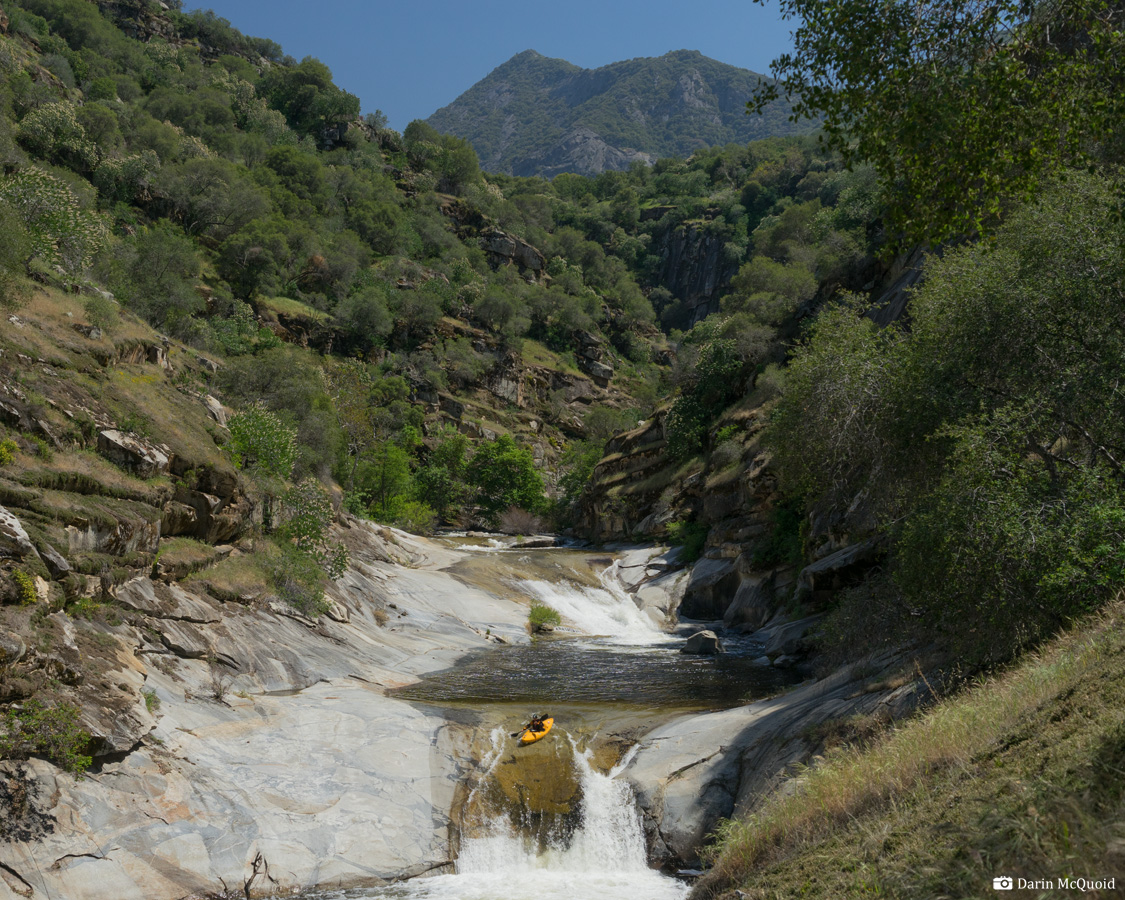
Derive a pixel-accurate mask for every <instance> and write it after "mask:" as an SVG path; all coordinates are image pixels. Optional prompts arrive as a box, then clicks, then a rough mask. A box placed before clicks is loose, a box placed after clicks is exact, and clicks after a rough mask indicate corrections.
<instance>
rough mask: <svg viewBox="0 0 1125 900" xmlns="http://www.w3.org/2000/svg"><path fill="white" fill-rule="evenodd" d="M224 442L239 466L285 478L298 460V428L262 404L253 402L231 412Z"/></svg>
mask: <svg viewBox="0 0 1125 900" xmlns="http://www.w3.org/2000/svg"><path fill="white" fill-rule="evenodd" d="M227 446H228V447H230V454H231V459H232V460H233V461H234V464H235V465H236V466H238V467H239V468H242V469H253V470H256V471H258V472H261V473H262V474H264V475H266V476H268V477H270V478H277V479H285V478H288V477H289V475H290V473H291V472H292V471H293V464H294V463H295V462H296V461H297V430H296V429H295V428H293V427H291V426H289V425H287V424H286V423H285V422H283V421H282V420H281V417H280V416H278V415H277V413H275V412H272V411H271V410H269V409H267V408H266V407H265V406H264V405H263V404H261V403H253V404H251V405H250V406H247V407H245V408H244V409H242V410H240V411H239V412H237V413H235V415H233V416H231V419H230V443H229V444H228V445H227Z"/></svg>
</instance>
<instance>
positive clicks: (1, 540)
mask: <svg viewBox="0 0 1125 900" xmlns="http://www.w3.org/2000/svg"><path fill="white" fill-rule="evenodd" d="M38 555H39V554H38V553H36V551H35V545H34V544H32V543H31V539H30V538H29V537H28V536H27V532H26V531H24V528H23V525H22V524H20V520H19V519H17V518H16V517H15V516H14V515H12V513H10V512H8V510H6V509H5V508H4V507H3V506H0V557H7V558H8V559H24V558H25V557H28V556H30V557H33V558H34V557H36V556H38Z"/></svg>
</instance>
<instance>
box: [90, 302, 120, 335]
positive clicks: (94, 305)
mask: <svg viewBox="0 0 1125 900" xmlns="http://www.w3.org/2000/svg"><path fill="white" fill-rule="evenodd" d="M82 305H83V307H85V309H86V318H87V319H89V320H90V324H91V325H93V326H95V327H97V328H100V329H101V330H102V331H105V332H113V331H116V330H117V326H118V325H119V324H120V323H121V319H120V317H119V316H118V314H117V303H116V301H114V300H110V299H109V297H103V296H102V295H100V294H94V295H93V296H90V297H87V298H86V299H85V300H83V301H82Z"/></svg>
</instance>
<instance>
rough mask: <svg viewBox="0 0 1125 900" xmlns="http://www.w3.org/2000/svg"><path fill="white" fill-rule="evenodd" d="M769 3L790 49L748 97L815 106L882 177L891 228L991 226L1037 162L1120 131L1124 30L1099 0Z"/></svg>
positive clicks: (1099, 146)
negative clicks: (789, 22) (788, 25)
mask: <svg viewBox="0 0 1125 900" xmlns="http://www.w3.org/2000/svg"><path fill="white" fill-rule="evenodd" d="M781 10H782V13H783V15H784V16H785V18H796V19H799V20H800V24H799V25H798V27H797V28H796V29H795V31H794V50H793V52H792V53H786V54H783V55H781V56H780V57H778V59H777V60H776V61H775V62H774V64H773V66H772V70H773V72H774V75H775V76H777V78H778V79H779V82H777V83H774V82H763V84H762V85H760V86H759V90H758V94H757V98H756V100H755V101H752V102H751V103H750V104H749V105H750V108H751V109H757V110H760V109H763V108H766V105H767V104H769V103H772V102H773V101H774V100H775V99H776V98H777V97H778V96H779V95H780V94H782V93H783V94H784V95H785V96H787V97H789V98H791V99H793V101H794V112H795V113H796V115H798V116H801V115H823V116H824V136H825V141H826V143H827V145H828V146H829V147H831V148H832V149H833V150H835V151H837V152H839V153H840V154H842V155H843V157H844V158H845V160H847V161H848V162H858V161H866V162H869V163H871V164H872V165H873V166H874V167H875V168H876V170H878V172H879V174H880V175H881V176H882V177H883V179H884V180H885V181H886V182H887V183H888V184H894V185H895V188H896V189H895V191H894V192H893V194H892V195H891V201H892V209H891V212H892V215H893V217H894V220H895V223H896V225H897V226H898V227H899V228H901V229H902V239H903V241H904V242H912V241H919V240H922V241H929V242H933V243H937V242H940V241H942V240H946V239H948V238H950V237H954V236H956V235H960V234H966V233H975V232H981V231H983V230H986V229H988V228H990V227H994V225H995V222H996V220H997V218H998V217H999V215H1000V213H1001V210H1002V206H1003V204H1004V202H1005V201H1007V200H1009V199H1011V198H1026V197H1028V196H1029V195H1030V194H1031V192H1032V191H1033V190H1034V188H1035V185H1036V184H1037V182H1038V180H1039V179H1040V178H1041V177H1042V176H1043V175H1044V174H1050V173H1052V172H1055V171H1057V170H1058V169H1059V167H1060V166H1061V165H1063V164H1066V163H1072V164H1073V163H1078V164H1082V163H1086V162H1088V161H1090V160H1092V159H1096V158H1097V155H1098V153H1099V151H1109V152H1113V147H1114V144H1115V142H1117V141H1119V140H1120V135H1121V124H1120V123H1121V121H1122V99H1121V94H1120V92H1119V91H1117V90H1115V88H1114V87H1113V86H1114V85H1116V84H1118V83H1119V81H1120V79H1121V77H1122V75H1123V74H1125V70H1123V68H1122V66H1123V65H1125V52H1123V50H1125V46H1123V41H1125V32H1123V31H1122V30H1121V26H1120V18H1119V11H1117V8H1116V6H1115V4H1113V3H1111V2H1108V0H1071V2H1066V3H1046V4H1039V3H1028V2H1025V0H940V2H936V3H930V4H927V5H926V6H925V7H919V6H918V5H917V4H916V3H913V2H908V0H891V2H882V3H878V4H873V3H872V2H870V0H831V2H822V0H783V2H782V3H781ZM856 48H864V52H862V53H861V52H857V50H856ZM1116 149H1117V150H1119V149H1120V148H1119V147H1117V148H1116Z"/></svg>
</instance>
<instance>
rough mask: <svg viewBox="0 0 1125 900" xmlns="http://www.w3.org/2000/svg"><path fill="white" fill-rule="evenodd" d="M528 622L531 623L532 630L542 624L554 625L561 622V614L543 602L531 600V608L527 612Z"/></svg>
mask: <svg viewBox="0 0 1125 900" xmlns="http://www.w3.org/2000/svg"><path fill="white" fill-rule="evenodd" d="M527 621H528V624H529V625H531V627H532V630H535V631H537V630H539V629H540V628H542V627H543V626H544V625H550V626H551V627H554V626H556V625H561V624H562V616H560V615H559V611H558V610H557V609H552V608H551V607H550V606H547V605H546V604H545V603H539V602H533V603H532V604H531V610H530V611H529V612H528V614H527Z"/></svg>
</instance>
